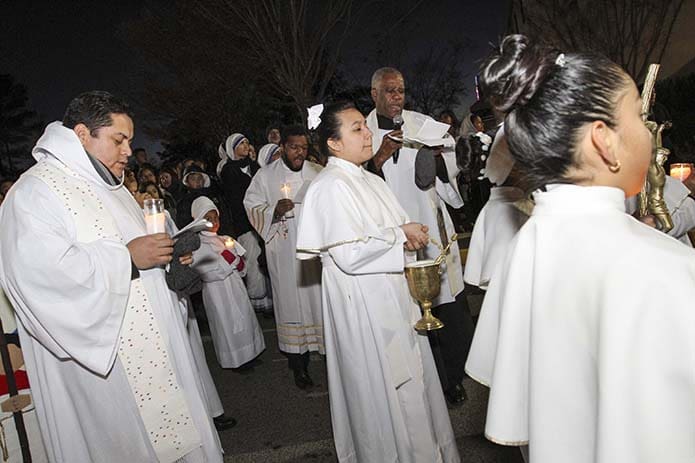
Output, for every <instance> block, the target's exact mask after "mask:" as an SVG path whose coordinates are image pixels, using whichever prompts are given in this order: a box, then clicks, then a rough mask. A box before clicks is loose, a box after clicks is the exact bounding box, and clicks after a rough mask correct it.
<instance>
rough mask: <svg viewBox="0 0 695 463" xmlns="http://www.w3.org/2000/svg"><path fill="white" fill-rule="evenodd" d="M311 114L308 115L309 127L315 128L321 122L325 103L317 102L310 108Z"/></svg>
mask: <svg viewBox="0 0 695 463" xmlns="http://www.w3.org/2000/svg"><path fill="white" fill-rule="evenodd" d="M307 111H308V112H309V116H308V117H307V127H309V130H314V129H316V127H318V126H319V124H321V114H322V113H323V104H317V105H314V106H312V107H311V108H308V109H307Z"/></svg>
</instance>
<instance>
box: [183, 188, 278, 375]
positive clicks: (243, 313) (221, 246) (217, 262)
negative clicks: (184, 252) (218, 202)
mask: <svg viewBox="0 0 695 463" xmlns="http://www.w3.org/2000/svg"><path fill="white" fill-rule="evenodd" d="M191 216H192V217H193V219H194V220H198V219H201V218H205V219H206V220H208V221H209V222H210V223H211V224H212V228H210V229H209V231H202V232H200V248H199V249H198V250H197V251H194V252H193V264H192V267H193V269H195V270H196V271H197V272H198V273H199V274H200V276H201V278H202V279H203V304H204V305H205V313H206V314H207V317H208V324H209V325H210V333H211V334H212V343H213V345H214V346H215V354H216V355H217V361H218V362H219V364H220V366H221V367H222V368H239V367H241V366H242V365H245V364H248V362H250V361H252V360H253V359H255V358H256V357H258V356H259V355H260V354H261V352H263V350H264V349H265V340H264V339H263V332H262V331H261V327H260V326H259V324H258V320H257V319H256V314H255V313H254V311H253V308H252V306H251V301H250V300H249V295H248V293H247V292H246V287H245V286H244V282H243V281H242V279H241V278H242V277H243V276H244V275H245V274H246V264H245V261H244V258H243V257H242V256H243V255H244V253H245V250H244V248H243V247H242V246H241V245H240V244H239V243H238V242H235V241H234V240H233V239H232V238H231V237H229V236H224V235H222V236H220V235H218V234H217V231H218V230H219V228H220V216H219V210H218V209H217V206H215V203H213V202H212V201H211V200H210V199H209V198H207V197H205V196H200V197H198V198H196V199H195V201H193V204H192V205H191Z"/></svg>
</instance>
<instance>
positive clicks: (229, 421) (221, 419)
mask: <svg viewBox="0 0 695 463" xmlns="http://www.w3.org/2000/svg"><path fill="white" fill-rule="evenodd" d="M212 421H213V422H214V423H215V429H217V430H218V431H224V430H226V429H231V428H233V427H234V426H236V420H235V419H234V418H232V417H231V416H226V415H225V414H224V413H223V414H221V415H219V416H216V417H214V418H213V419H212Z"/></svg>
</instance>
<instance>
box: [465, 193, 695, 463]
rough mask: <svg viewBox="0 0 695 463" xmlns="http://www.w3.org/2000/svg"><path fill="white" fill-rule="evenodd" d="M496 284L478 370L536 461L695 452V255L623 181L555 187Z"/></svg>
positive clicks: (506, 430)
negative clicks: (634, 208) (633, 203)
mask: <svg viewBox="0 0 695 463" xmlns="http://www.w3.org/2000/svg"><path fill="white" fill-rule="evenodd" d="M534 196H535V200H536V207H535V209H534V211H533V215H532V216H531V218H530V219H529V220H528V221H527V222H526V224H525V225H524V226H523V227H522V228H521V230H520V231H519V233H518V234H517V236H516V238H515V239H514V242H513V243H512V245H511V246H510V248H509V252H508V254H507V257H506V260H505V263H504V265H502V266H500V267H499V268H498V269H497V271H496V273H495V275H494V276H493V278H492V281H491V283H490V287H489V290H488V292H487V295H486V298H485V301H484V303H483V308H482V311H481V314H480V319H479V321H478V326H477V328H476V333H475V337H474V339H473V345H472V347H471V351H470V354H469V356H468V361H467V364H466V370H467V372H468V373H469V374H470V376H471V377H473V378H476V379H477V380H479V381H480V382H482V383H484V384H488V385H490V386H491V390H490V399H489V404H488V412H487V420H486V426H485V432H486V435H487V436H488V438H489V439H491V440H493V441H495V442H499V443H504V444H510V445H521V444H524V443H526V442H528V443H529V451H530V460H531V461H532V462H534V463H551V462H552V463H556V462H558V461H562V462H563V463H590V462H591V463H641V462H644V463H647V462H656V461H663V462H667V461H668V462H676V461H677V462H686V461H695V439H693V436H695V420H694V419H693V416H695V370H694V369H693V365H692V361H691V360H692V358H693V356H694V355H695V311H694V310H693V308H692V305H693V300H695V252H693V250H692V249H689V248H687V247H684V246H682V245H681V243H679V242H678V241H676V240H675V239H673V238H671V237H669V236H666V235H665V234H663V233H661V232H659V231H657V230H655V229H652V228H650V227H648V226H646V225H644V224H642V223H640V222H638V221H637V220H636V219H634V218H633V217H631V216H629V215H628V214H626V213H625V204H624V200H625V197H624V193H623V191H622V190H619V189H616V188H609V187H580V186H575V185H561V186H549V187H548V192H545V193H536V194H535V195H534Z"/></svg>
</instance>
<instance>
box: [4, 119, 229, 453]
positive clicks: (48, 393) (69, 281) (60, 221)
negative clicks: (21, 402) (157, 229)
mask: <svg viewBox="0 0 695 463" xmlns="http://www.w3.org/2000/svg"><path fill="white" fill-rule="evenodd" d="M34 156H35V157H36V158H37V161H38V164H37V165H36V166H35V167H34V168H32V170H30V171H29V172H28V173H27V174H25V175H23V176H22V178H21V179H20V180H19V181H18V182H17V184H16V185H15V186H14V187H13V189H12V194H10V195H9V196H8V198H7V199H6V200H5V202H4V203H3V205H2V208H1V209H0V223H1V226H0V230H1V232H0V233H1V238H0V262H2V267H1V272H0V277H1V279H2V284H3V287H4V288H5V290H6V292H7V295H8V297H9V298H10V300H11V301H12V304H13V306H14V307H15V309H16V312H17V317H18V319H19V320H20V321H21V323H20V324H19V327H18V328H19V333H20V338H21V341H22V350H23V353H24V358H25V361H26V365H27V371H28V374H29V379H30V382H31V385H32V393H33V398H34V400H35V402H36V410H37V416H38V419H39V425H40V428H41V434H42V437H43V440H44V443H45V446H46V450H47V452H48V455H49V458H50V460H51V461H65V462H68V461H69V462H78V463H79V462H113V461H156V459H157V456H156V455H155V452H154V449H153V446H152V443H151V442H150V440H149V438H148V434H147V431H146V429H145V425H144V422H143V417H142V416H141V414H140V411H139V409H138V406H137V405H136V398H135V397H134V396H133V392H132V390H131V385H130V384H129V379H128V375H127V374H126V370H125V367H124V365H123V364H122V362H121V360H120V353H119V352H121V347H122V346H119V341H120V335H121V323H122V322H123V320H124V314H125V313H126V310H127V302H128V300H129V291H130V288H131V281H130V277H131V260H130V254H129V252H128V249H127V248H126V246H125V245H123V244H122V243H121V242H120V241H116V240H111V239H100V240H97V241H92V242H80V241H78V240H77V239H76V236H77V235H78V232H79V230H77V228H76V222H75V221H74V220H73V214H74V212H73V211H70V210H67V209H66V206H65V203H64V201H63V200H62V198H59V197H58V196H57V195H56V193H55V192H54V191H55V190H54V189H53V188H52V187H51V186H49V185H48V184H47V183H45V182H44V181H43V180H41V179H39V177H37V176H35V175H32V174H31V173H32V172H33V170H35V169H43V170H44V171H45V170H46V169H49V170H50V169H53V170H54V171H56V172H62V171H63V170H64V169H65V168H66V167H64V166H67V168H69V169H70V170H71V171H72V172H74V173H76V174H77V175H78V176H79V179H80V181H81V182H86V184H87V185H88V188H87V189H86V190H85V191H84V199H83V201H82V202H83V203H84V204H92V205H98V207H101V208H103V209H102V210H100V213H101V214H110V217H112V219H113V222H114V223H115V224H116V226H117V227H118V230H117V232H118V233H119V234H120V236H121V237H122V239H123V241H124V242H129V241H131V240H132V239H134V238H137V237H139V236H142V235H145V234H146V227H145V221H144V217H143V213H142V210H141V209H140V208H139V206H138V205H137V203H136V202H135V200H134V199H133V197H132V196H131V195H130V193H129V192H128V191H127V189H125V188H124V187H122V186H117V187H114V186H110V185H108V184H107V183H106V182H105V181H104V180H102V178H101V177H100V176H99V175H98V174H97V172H96V170H95V168H94V167H93V165H92V164H91V162H90V160H89V159H88V156H87V154H86V153H85V151H84V149H83V148H82V146H81V144H80V142H79V140H78V138H77V136H76V135H75V133H74V132H73V131H72V130H70V129H66V128H64V127H63V126H62V125H61V124H60V123H53V124H50V125H49V126H48V127H47V128H46V132H45V133H44V135H43V136H42V137H41V139H40V140H39V142H38V144H37V147H36V148H35V149H34ZM92 195H93V196H92ZM92 198H94V199H92ZM90 207H91V206H90ZM100 226H104V225H103V224H99V223H97V222H95V223H94V227H96V228H97V229H98V227H100ZM139 282H140V284H141V285H142V286H141V287H143V288H144V291H145V293H146V298H147V300H148V301H149V304H150V305H151V308H152V315H153V317H154V319H155V320H156V325H157V326H158V328H159V335H161V337H162V339H161V340H162V341H163V342H164V346H165V348H166V353H167V354H168V357H169V358H168V361H169V363H170V364H171V366H172V368H173V370H174V374H175V378H176V382H177V383H178V384H179V385H180V387H181V389H182V390H183V394H184V398H185V402H186V404H187V408H188V410H189V411H190V414H191V418H192V421H193V424H194V426H195V429H196V430H197V432H198V434H199V435H200V439H201V441H202V447H200V446H199V447H198V448H197V449H195V450H193V451H191V452H190V453H188V454H187V455H186V456H185V457H183V458H182V461H191V462H199V461H207V462H221V461H222V451H221V448H220V444H219V439H218V437H217V432H216V431H215V429H214V427H213V424H212V421H211V419H210V417H209V415H208V413H207V407H206V406H205V404H204V403H203V400H202V398H201V395H200V391H199V387H200V386H199V383H198V379H197V377H196V375H195V367H194V362H193V359H192V355H191V351H190V345H189V343H188V340H187V336H186V332H185V330H184V327H183V325H182V324H181V319H180V313H179V309H178V302H177V299H176V296H175V295H174V293H172V292H171V291H170V290H169V288H168V287H167V285H166V282H165V279H164V271H163V270H162V269H161V268H154V269H150V270H144V271H140V279H139ZM128 310H130V309H128ZM158 342H159V340H158ZM162 424H164V423H162Z"/></svg>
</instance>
